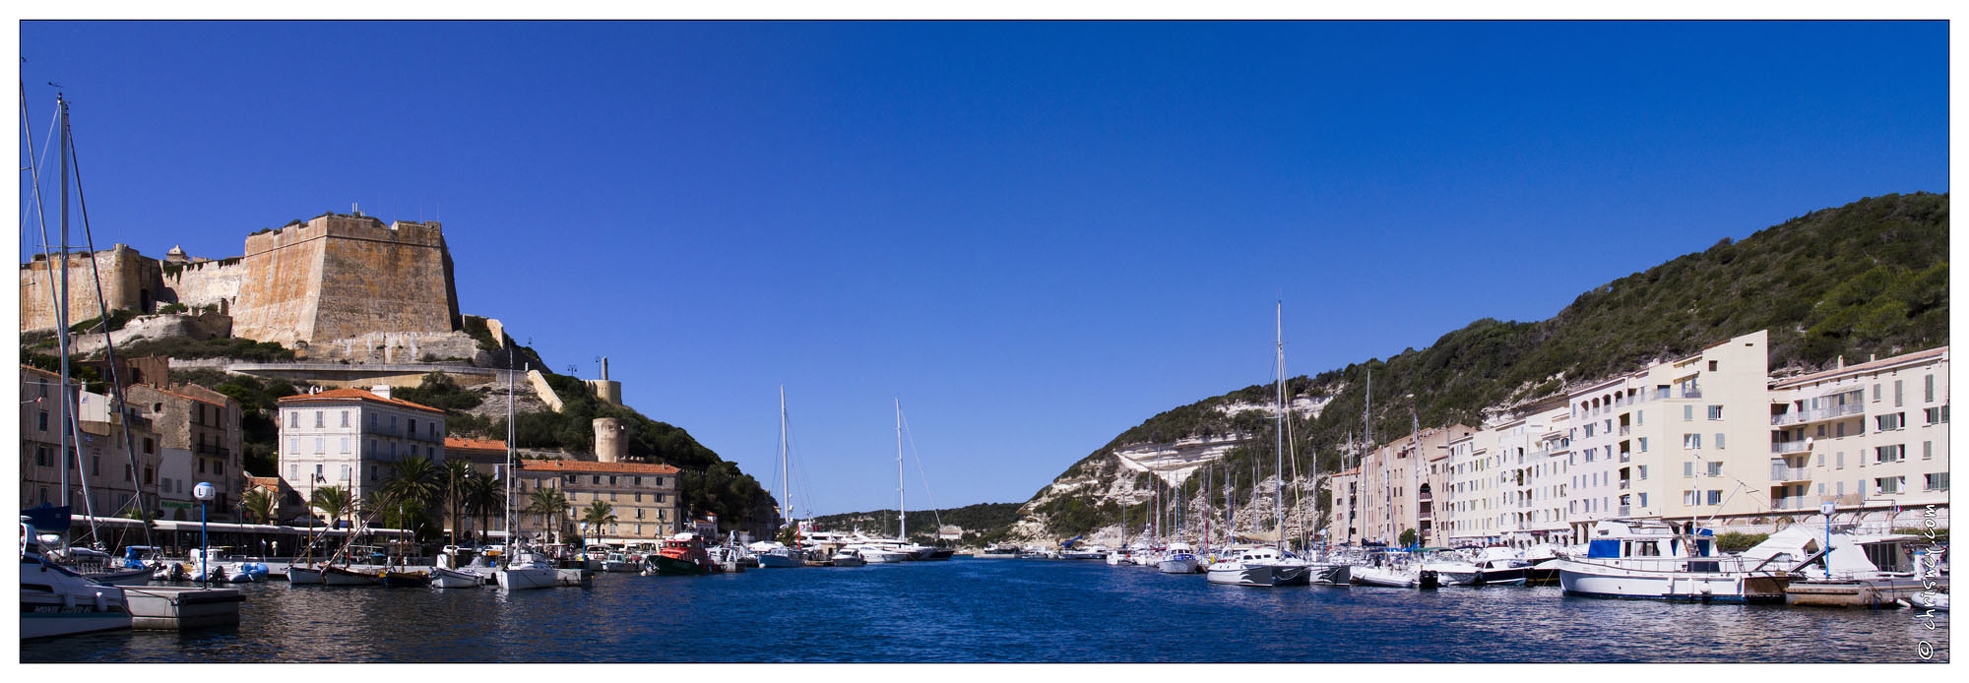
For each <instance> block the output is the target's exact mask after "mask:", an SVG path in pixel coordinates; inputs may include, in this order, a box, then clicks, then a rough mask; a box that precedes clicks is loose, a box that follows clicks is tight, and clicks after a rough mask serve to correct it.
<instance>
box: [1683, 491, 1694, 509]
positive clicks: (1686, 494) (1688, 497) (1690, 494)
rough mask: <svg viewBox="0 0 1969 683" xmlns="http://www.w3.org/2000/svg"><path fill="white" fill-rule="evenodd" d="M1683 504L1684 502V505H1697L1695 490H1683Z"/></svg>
mask: <svg viewBox="0 0 1969 683" xmlns="http://www.w3.org/2000/svg"><path fill="white" fill-rule="evenodd" d="M1682 504H1683V505H1690V506H1693V505H1695V504H1696V492H1694V491H1683V492H1682Z"/></svg>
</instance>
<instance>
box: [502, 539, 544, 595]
mask: <svg viewBox="0 0 1969 683" xmlns="http://www.w3.org/2000/svg"><path fill="white" fill-rule="evenodd" d="M494 576H495V577H496V579H497V580H498V582H499V587H500V588H504V589H506V590H509V591H516V590H529V589H534V588H552V587H554V585H555V584H556V582H557V579H558V578H559V576H560V570H558V569H556V568H554V563H552V562H548V561H547V558H545V557H542V556H540V555H538V554H536V553H534V552H533V551H532V550H530V549H527V548H516V549H515V550H514V551H513V553H512V555H510V556H508V557H507V558H506V565H505V566H503V567H500V568H499V571H498V572H496V573H495V574H494Z"/></svg>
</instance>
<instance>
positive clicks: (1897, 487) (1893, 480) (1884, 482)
mask: <svg viewBox="0 0 1969 683" xmlns="http://www.w3.org/2000/svg"><path fill="white" fill-rule="evenodd" d="M1903 479H1906V477H1881V478H1879V479H1875V480H1873V487H1874V489H1875V490H1877V491H1879V492H1881V493H1900V492H1901V480H1903Z"/></svg>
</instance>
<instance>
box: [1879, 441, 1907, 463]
mask: <svg viewBox="0 0 1969 683" xmlns="http://www.w3.org/2000/svg"><path fill="white" fill-rule="evenodd" d="M1905 459H1907V446H1902V445H1899V444H1896V445H1893V446H1881V447H1878V448H1875V449H1873V461H1874V462H1900V461H1902V460H1905Z"/></svg>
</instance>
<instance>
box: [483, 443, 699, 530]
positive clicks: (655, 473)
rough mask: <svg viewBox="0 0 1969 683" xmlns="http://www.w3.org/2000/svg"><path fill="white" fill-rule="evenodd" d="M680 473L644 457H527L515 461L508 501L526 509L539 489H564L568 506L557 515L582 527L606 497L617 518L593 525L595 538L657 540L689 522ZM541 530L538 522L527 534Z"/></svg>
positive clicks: (564, 525)
mask: <svg viewBox="0 0 1969 683" xmlns="http://www.w3.org/2000/svg"><path fill="white" fill-rule="evenodd" d="M680 473H681V470H678V469H677V468H676V467H673V466H670V465H661V464H651V463H639V462H594V461H586V460H522V461H520V462H519V463H518V465H517V466H516V467H515V472H514V475H515V477H514V480H513V482H514V485H515V488H514V491H513V498H512V499H510V500H509V501H508V504H509V505H511V506H512V507H513V511H514V513H516V514H525V513H523V512H521V511H523V510H525V509H526V508H527V507H528V505H529V504H531V502H532V499H533V496H534V494H535V492H537V491H541V490H543V489H559V490H560V491H561V493H562V495H564V496H566V497H567V507H566V509H565V510H563V512H562V514H561V515H560V519H559V520H556V522H557V523H558V524H559V525H560V530H561V531H567V530H575V529H580V522H581V519H582V516H583V513H584V512H585V511H586V510H587V509H588V506H590V505H593V504H594V502H595V501H603V502H606V503H608V505H609V507H610V509H611V511H612V512H613V514H614V515H615V518H616V521H615V522H614V523H612V524H609V525H607V527H606V528H603V529H599V530H590V531H589V533H588V538H589V539H590V542H594V541H597V540H599V541H602V542H606V543H610V544H615V545H626V544H633V543H640V542H656V541H659V540H662V539H663V538H664V537H666V536H669V535H671V534H675V533H677V532H678V531H679V530H682V529H683V528H684V524H685V520H684V509H683V500H682V498H681V496H680V495H679V491H678V489H679V487H680V486H681V483H682V482H680V481H679V476H680ZM529 526H532V525H529ZM540 531H542V530H541V529H539V528H537V527H536V528H534V529H532V530H531V532H530V533H527V534H526V535H528V536H535V537H537V534H538V532H540Z"/></svg>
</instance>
